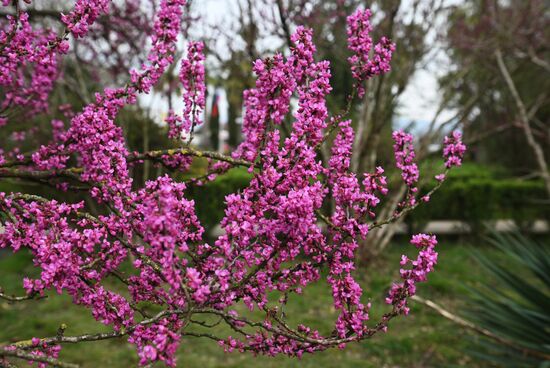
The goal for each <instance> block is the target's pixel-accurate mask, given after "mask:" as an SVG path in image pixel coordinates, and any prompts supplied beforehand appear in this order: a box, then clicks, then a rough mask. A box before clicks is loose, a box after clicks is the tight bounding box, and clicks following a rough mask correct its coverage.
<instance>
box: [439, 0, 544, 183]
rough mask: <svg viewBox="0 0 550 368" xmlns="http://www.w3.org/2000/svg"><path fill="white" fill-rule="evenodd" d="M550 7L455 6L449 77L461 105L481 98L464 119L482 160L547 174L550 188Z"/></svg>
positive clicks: (524, 173) (456, 102) (527, 172)
mask: <svg viewBox="0 0 550 368" xmlns="http://www.w3.org/2000/svg"><path fill="white" fill-rule="evenodd" d="M546 13H547V10H546V4H545V2H544V1H524V2H521V1H513V2H507V3H504V2H500V1H469V2H466V3H465V4H464V5H462V6H458V7H455V8H454V9H453V11H452V15H451V17H450V18H449V19H450V24H449V30H448V33H447V37H446V39H447V42H448V45H449V54H450V58H451V60H452V62H453V64H454V65H455V68H454V71H452V72H451V73H449V75H447V76H446V78H444V79H443V83H444V84H445V85H446V87H447V89H448V90H447V95H449V96H453V97H452V100H451V101H452V102H451V103H452V104H453V105H454V106H458V107H463V106H464V105H466V104H468V103H469V102H468V101H470V100H471V96H478V98H476V101H475V102H474V109H473V111H472V114H470V115H469V116H468V118H467V123H466V125H465V132H466V136H467V137H468V139H470V140H472V141H476V143H475V144H474V145H473V146H472V147H473V149H472V152H473V153H474V157H475V159H476V160H477V161H479V162H495V161H497V162H499V163H500V164H501V165H503V166H504V167H506V168H508V169H509V170H511V172H512V173H513V174H514V175H516V176H527V177H529V176H530V177H533V176H535V177H540V178H542V179H543V180H544V181H545V182H546V186H547V190H548V193H549V194H550V175H549V172H548V160H549V158H550V151H549V150H548V149H546V148H547V147H550V145H549V142H550V135H549V132H550V130H549V127H550V125H549V124H550V119H549V113H550V112H549V109H548V106H549V104H548V102H549V98H550V96H549V95H548V90H549V89H550V79H549V78H548V73H549V72H550V68H549V65H550V64H549V63H548V60H549V49H548V45H549V42H550V33H549V31H548V29H549V27H548V25H549V23H548V22H549V20H548V17H547V16H541V14H542V15H544V14H546ZM457 75H460V78H456V76H457ZM518 133H520V134H518ZM503 147H506V149H502V148H503Z"/></svg>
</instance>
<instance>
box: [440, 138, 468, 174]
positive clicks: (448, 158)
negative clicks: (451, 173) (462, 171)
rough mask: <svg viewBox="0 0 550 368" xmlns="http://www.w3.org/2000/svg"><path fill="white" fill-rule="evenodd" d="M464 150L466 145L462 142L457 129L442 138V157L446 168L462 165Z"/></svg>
mask: <svg viewBox="0 0 550 368" xmlns="http://www.w3.org/2000/svg"><path fill="white" fill-rule="evenodd" d="M465 152H466V145H465V144H464V143H462V134H461V133H460V132H459V131H454V132H452V134H451V135H450V136H447V137H445V139H444V140H443V157H444V158H445V166H446V167H447V168H451V167H453V166H460V165H462V157H463V156H464V153H465Z"/></svg>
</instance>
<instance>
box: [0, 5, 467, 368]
mask: <svg viewBox="0 0 550 368" xmlns="http://www.w3.org/2000/svg"><path fill="white" fill-rule="evenodd" d="M184 5H185V1H183V0H162V1H161V2H160V7H159V9H158V11H157V14H156V21H155V23H154V27H153V33H152V35H151V40H152V46H151V50H150V53H149V55H148V62H147V64H145V65H143V66H142V67H141V68H140V70H133V71H131V72H130V83H128V84H127V85H126V86H124V87H122V88H106V89H104V91H103V93H97V94H96V96H95V101H94V102H93V103H90V104H88V105H86V106H84V108H83V109H82V111H81V112H79V113H76V114H73V113H72V112H71V111H72V110H71V109H70V108H68V107H64V108H63V111H65V112H66V118H67V119H70V124H69V126H68V129H67V130H65V126H64V123H63V121H60V120H54V121H52V125H53V127H54V137H53V140H52V141H51V142H50V143H49V144H47V145H42V146H40V147H39V148H37V149H36V150H35V151H34V152H33V153H32V154H31V155H30V156H26V155H22V154H21V153H20V152H19V151H18V152H17V153H16V157H17V160H16V161H13V162H8V161H6V160H5V159H4V157H3V156H0V158H2V160H0V178H1V177H3V175H5V176H7V177H10V176H9V175H16V174H17V175H19V174H22V175H29V176H30V177H32V178H33V179H36V178H39V179H41V180H43V182H45V183H47V184H51V185H52V186H54V187H55V188H57V189H61V190H70V189H72V188H73V185H74V183H75V182H76V183H78V185H81V186H85V187H84V188H85V190H87V194H88V195H89V196H90V197H91V198H90V200H91V201H92V203H94V205H100V206H102V207H101V208H102V209H103V210H102V211H99V214H92V213H91V212H89V208H88V206H87V205H86V204H85V202H78V203H75V204H70V203H64V202H59V201H56V200H50V199H46V198H43V197H39V196H36V195H29V194H20V193H9V194H8V193H0V213H1V214H2V217H1V218H2V232H0V248H8V247H9V248H11V249H12V250H13V251H19V250H20V249H22V248H25V249H27V250H28V251H29V252H30V253H31V254H32V256H33V262H34V264H35V266H37V267H38V268H39V269H40V277H39V278H36V279H32V278H28V277H26V278H25V279H24V281H23V287H24V289H25V290H26V292H27V296H28V297H29V298H32V297H34V296H40V295H44V294H45V293H47V292H48V291H49V290H55V291H57V292H58V293H67V294H68V295H70V296H71V297H72V299H73V302H74V303H75V304H78V305H81V306H83V307H86V308H88V309H89V310H90V312H91V314H92V316H93V317H94V318H95V319H96V320H98V321H100V322H101V323H103V324H105V325H109V326H111V327H112V329H113V333H112V336H114V337H119V336H125V335H127V337H128V341H129V342H131V343H133V344H135V345H136V348H137V352H138V356H139V359H140V364H141V365H148V364H149V363H154V362H156V361H162V362H164V363H165V364H166V365H168V366H175V365H176V361H175V354H176V351H177V348H178V346H179V344H180V342H181V340H182V336H186V335H192V334H193V336H201V337H208V338H211V339H212V338H213V339H215V340H218V341H219V344H220V345H221V346H222V347H223V348H224V349H225V350H226V351H232V350H238V351H249V350H250V351H253V352H254V353H261V354H267V355H276V354H286V355H289V356H302V355H303V354H304V353H313V352H316V351H320V350H325V349H328V348H331V347H336V346H339V347H343V346H344V345H345V344H347V343H350V342H353V341H359V340H362V339H365V338H368V337H370V336H372V335H374V334H375V333H377V332H378V331H380V330H383V329H385V327H386V326H387V323H388V321H389V319H390V318H391V317H392V316H394V315H397V314H400V313H407V312H408V309H407V306H406V303H407V301H406V300H407V298H408V297H409V296H411V295H413V294H414V292H415V286H416V283H417V282H423V281H425V280H426V274H427V273H428V272H431V271H432V270H433V266H434V264H435V262H436V257H437V253H435V251H434V247H435V244H436V240H435V237H434V236H431V235H425V234H419V235H415V236H414V237H413V239H412V241H411V242H412V243H413V244H414V245H416V246H417V248H418V249H419V255H418V258H417V259H416V260H415V261H410V260H408V259H407V258H403V260H402V266H405V265H410V266H411V267H410V269H405V268H403V269H402V270H401V278H402V279H403V282H402V283H401V284H396V285H394V286H393V287H392V290H391V292H390V296H389V297H388V302H389V303H390V304H393V306H394V311H393V314H391V313H390V314H389V315H387V316H385V317H384V319H383V320H382V321H381V322H379V323H373V324H371V323H370V321H369V318H370V316H369V310H370V307H371V304H370V303H369V302H365V296H364V292H363V290H362V288H361V286H360V285H359V283H358V281H357V280H356V278H355V277H356V276H355V275H356V268H357V264H356V251H357V248H358V247H359V242H360V241H361V240H362V239H364V238H365V237H366V236H368V234H369V231H370V230H371V229H372V228H373V227H376V226H378V225H377V222H376V220H377V219H376V217H377V214H376V209H377V206H378V204H379V203H380V201H381V197H382V196H384V195H386V194H387V193H388V183H387V179H386V176H385V172H384V169H383V168H381V167H377V168H376V169H375V171H374V172H372V173H366V174H363V175H362V176H360V177H359V176H358V175H357V174H356V173H354V172H352V170H351V168H350V161H351V156H352V153H353V142H354V135H355V132H354V130H353V127H352V122H351V120H343V119H342V117H341V116H339V117H335V118H331V117H330V116H329V111H328V108H327V104H326V100H327V96H328V95H329V93H330V92H331V85H330V78H331V72H330V64H329V62H328V61H317V60H316V59H315V57H314V55H315V51H316V50H315V45H314V44H313V41H312V35H313V34H312V31H311V30H309V29H306V28H304V27H298V28H297V29H296V32H295V33H294V34H293V35H292V37H291V41H292V42H293V47H292V48H291V50H290V55H288V57H284V56H283V55H281V54H276V55H274V56H273V57H271V58H267V59H264V60H257V61H256V62H255V63H254V68H253V69H254V72H255V73H256V75H257V80H256V85H255V87H254V88H252V89H250V90H248V91H246V93H245V94H244V98H245V101H244V105H245V116H244V119H243V133H244V136H245V140H244V142H243V143H242V144H241V145H240V146H239V147H238V149H237V150H236V151H235V152H234V153H233V155H232V156H231V157H229V156H223V155H220V154H217V153H216V154H212V153H211V156H210V162H209V168H208V173H207V175H206V179H197V180H196V181H195V182H194V183H198V182H202V181H203V180H213V178H214V177H215V176H216V175H218V174H222V173H224V172H226V171H227V170H229V169H230V168H231V167H234V166H239V165H240V166H248V168H249V171H250V172H251V173H252V174H253V178H252V180H251V182H250V184H249V185H248V186H247V187H246V188H245V189H243V190H242V191H240V192H237V193H233V194H230V195H228V196H226V198H225V216H224V218H223V219H222V220H221V223H220V226H221V227H222V229H223V230H224V232H223V234H222V235H220V236H219V237H217V238H216V239H215V240H213V241H207V240H206V239H205V236H204V228H203V226H202V225H201V223H200V221H199V219H198V217H197V215H196V212H195V207H196V204H195V203H194V202H193V201H192V200H189V199H187V198H186V189H187V187H188V186H187V184H185V183H182V182H177V181H176V180H174V179H173V178H171V177H169V176H167V175H166V176H160V177H157V178H156V179H154V180H150V181H147V182H146V183H145V184H144V186H143V187H141V188H139V187H138V188H136V186H137V185H136V183H133V181H132V178H131V175H130V171H129V167H130V166H131V165H138V164H140V163H141V162H142V161H144V160H145V159H150V158H155V160H157V162H160V163H162V164H163V165H165V166H168V167H172V168H177V169H179V170H183V171H185V170H187V169H188V168H189V166H190V165H191V158H190V155H191V154H193V152H195V154H196V155H197V156H201V155H203V154H204V152H199V151H197V150H193V149H191V148H190V147H188V149H187V151H185V150H174V152H168V153H163V154H161V155H156V156H151V155H147V154H146V153H144V154H143V155H139V153H137V152H133V153H130V152H129V151H128V148H127V143H126V141H125V139H124V134H123V131H122V128H121V127H120V125H119V124H117V116H118V114H119V112H120V111H121V109H122V108H124V107H125V106H127V105H129V104H133V103H135V102H136V99H137V97H138V94H139V93H147V92H149V91H150V90H151V88H152V87H153V86H154V85H155V84H156V83H157V82H158V81H159V79H160V77H161V76H162V74H163V73H164V72H165V71H166V70H167V68H168V66H169V65H171V64H172V63H173V62H174V56H173V54H174V51H175V49H176V42H177V36H178V32H179V30H180V26H181V18H182V9H183V7H184ZM107 8H108V7H107V3H106V2H103V1H89V2H86V1H77V6H76V7H75V10H74V12H71V13H70V14H69V15H68V16H66V17H64V21H65V22H66V23H68V24H67V27H68V29H69V30H71V32H73V33H74V34H75V36H77V37H83V36H84V33H85V32H86V31H87V30H88V29H89V27H90V26H91V24H92V23H93V22H94V20H96V19H97V18H98V16H99V15H100V14H101V12H103V11H106V10H107ZM369 16H370V12H368V11H360V12H358V13H356V14H355V15H353V16H352V17H351V18H350V45H352V46H351V47H353V48H352V50H354V51H355V52H357V55H358V56H357V59H353V60H354V61H353V62H352V64H353V65H354V66H355V67H356V69H354V70H355V72H354V73H356V77H357V78H358V79H359V80H361V81H364V80H365V79H366V78H369V77H370V76H372V75H375V74H380V73H384V72H387V71H388V70H389V64H388V65H386V64H384V63H389V59H390V56H388V55H385V56H384V54H383V52H382V51H377V49H376V47H375V53H376V54H377V55H378V56H379V60H378V59H376V58H374V59H372V60H371V59H368V58H366V54H367V53H368V52H369V50H370V47H371V46H370V45H369V46H368V47H366V46H367V45H361V44H360V43H361V42H366V41H369V40H370V39H369V38H368V32H370V28H371V27H370V24H369V19H368V18H369ZM14 42H15V45H17V43H18V42H20V41H19V40H17V41H14ZM369 42H370V41H369ZM20 46H22V44H21V45H20ZM20 46H16V47H20ZM392 48H393V46H391V47H389V48H388V50H393V49H392ZM202 52H203V46H202V44H201V43H191V44H190V45H189V48H188V55H187V58H186V59H185V60H184V61H183V62H182V69H181V73H180V77H181V82H182V86H183V91H184V92H183V95H184V97H183V98H184V103H185V108H184V113H183V117H182V118H176V117H174V119H175V120H173V121H171V122H169V124H171V135H172V136H174V137H178V136H180V135H181V133H182V131H186V132H191V131H192V129H193V126H194V125H195V124H198V123H199V122H200V111H202V109H204V94H205V88H204V66H203V61H204V56H203V53H202ZM16 59H17V57H16ZM369 63H370V64H369ZM367 65H370V66H368V67H367ZM382 65H383V66H382ZM369 73H370V74H369ZM356 88H358V89H361V88H362V87H358V86H356ZM292 96H296V98H297V108H296V109H295V111H294V112H293V116H292V117H290V116H289V115H290V114H289V113H290V111H291V98H292ZM288 120H292V122H291V123H290V124H288ZM283 124H287V125H288V126H286V125H285V127H286V128H288V134H286V136H285V137H284V138H282V137H281V130H280V129H279V127H280V126H281V125H283ZM329 129H334V130H335V131H336V133H335V136H334V140H333V142H332V145H331V148H330V150H328V151H329V152H330V155H329V157H328V163H326V164H325V163H323V161H322V160H321V159H320V158H319V154H318V150H319V148H320V146H321V145H323V144H328V139H327V134H326V132H327V131H328V130H329ZM393 138H394V141H395V145H394V150H395V158H396V162H397V167H398V169H399V170H401V174H402V178H403V181H404V183H405V185H406V186H407V187H408V188H409V192H408V194H407V200H406V201H405V203H404V204H403V208H402V210H403V211H404V210H406V209H410V208H412V206H415V205H417V201H416V194H417V192H418V190H417V189H416V183H417V181H418V176H419V174H418V167H417V165H416V163H415V162H414V160H415V154H414V147H413V138H412V136H411V135H410V134H407V133H404V132H402V131H398V132H395V133H394V134H393ZM445 142H446V147H445V149H444V157H445V159H446V160H447V162H451V164H447V166H449V167H450V166H457V165H459V164H460V159H461V158H462V155H463V153H464V148H463V145H462V143H461V141H460V136H459V135H458V136H457V135H453V136H452V137H450V138H446V140H445ZM186 152H187V153H186ZM457 158H458V161H457ZM12 166H16V167H17V171H16V172H14V171H10V169H11V167H12ZM79 190H81V188H79ZM329 202H331V203H333V204H334V210H333V211H332V212H331V213H330V214H327V215H325V214H323V211H324V210H325V205H326V204H327V203H329ZM399 215H400V213H397V214H395V216H399ZM381 220H386V221H387V222H391V221H393V220H395V218H393V217H392V218H389V219H381ZM321 222H323V223H324V224H325V225H326V226H324V225H322V224H321ZM124 262H126V263H127V264H129V265H130V268H131V271H130V272H128V273H124V274H123V273H122V272H120V266H121V265H122V264H123V263H124ZM107 278H110V279H117V280H120V281H122V285H123V287H124V288H125V290H124V292H120V291H114V290H110V288H109V287H108V286H106V284H107V283H104V282H103V281H105V279H107ZM321 280H323V281H326V282H327V284H328V285H329V287H330V290H331V293H332V297H333V306H334V308H335V310H336V311H337V313H338V316H337V318H336V321H335V323H334V331H333V332H332V333H331V334H328V335H326V336H323V335H322V334H321V332H319V331H318V330H316V329H315V328H313V327H310V326H306V325H303V324H299V325H297V326H296V327H293V326H291V325H290V324H289V323H288V322H287V321H286V319H285V316H284V314H283V313H282V312H281V311H282V310H283V309H284V307H285V304H286V303H287V302H288V300H289V298H290V297H294V296H296V295H300V294H302V292H303V289H304V288H305V287H307V286H308V285H309V284H310V283H312V282H318V281H321ZM107 285H108V284H107ZM239 305H244V306H246V307H247V308H248V309H249V310H251V311H255V312H256V313H261V314H265V318H262V319H261V320H259V321H258V320H252V319H249V318H248V317H246V316H245V315H244V313H243V314H242V315H241V314H239V313H237V312H236V310H237V309H238V306H239ZM144 306H146V307H147V308H144ZM149 309H152V310H155V311H157V310H158V311H160V312H158V313H157V314H156V315H151V314H150V313H149V312H148V310H149ZM256 315H257V314H256ZM202 316H213V317H216V318H218V319H219V322H218V324H221V323H223V324H226V325H228V326H229V327H230V328H231V330H232V331H234V336H218V335H214V334H211V333H203V334H201V333H200V332H194V331H195V330H191V331H189V330H188V327H190V326H193V327H196V328H197V329H200V328H205V327H207V326H208V324H207V322H204V321H202V320H201V317H202ZM214 327H215V325H213V326H212V328H214ZM48 341H49V342H48ZM58 343H60V341H59V340H55V339H52V340H48V339H42V340H37V345H36V346H37V347H38V346H39V345H40V346H41V348H40V349H38V348H37V350H40V351H41V352H43V353H46V354H49V356H52V357H56V356H57V353H58V350H57V348H56V346H57V345H58ZM48 349H50V350H51V351H50V350H48ZM37 354H38V353H37Z"/></svg>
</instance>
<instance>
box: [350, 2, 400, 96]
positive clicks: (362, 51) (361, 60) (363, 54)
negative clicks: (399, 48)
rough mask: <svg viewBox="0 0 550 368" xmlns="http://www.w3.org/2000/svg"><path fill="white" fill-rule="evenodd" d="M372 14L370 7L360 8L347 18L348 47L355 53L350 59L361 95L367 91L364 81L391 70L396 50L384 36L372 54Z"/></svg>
mask: <svg viewBox="0 0 550 368" xmlns="http://www.w3.org/2000/svg"><path fill="white" fill-rule="evenodd" d="M371 16H372V13H371V11H370V9H364V10H361V9H359V10H357V11H356V12H355V13H353V14H352V15H350V16H349V17H348V19H347V22H348V29H347V33H348V48H349V49H350V50H351V51H353V55H352V56H350V57H349V58H348V61H349V63H350V64H351V72H352V75H353V77H354V78H355V79H356V80H357V82H358V95H359V97H362V96H363V94H364V93H365V88H364V86H363V83H362V82H364V81H366V80H367V79H370V78H372V77H373V76H375V75H380V74H384V73H387V72H389V71H390V69H391V67H390V62H391V58H392V54H393V52H394V51H395V44H394V43H393V42H391V41H390V40H389V39H388V38H387V37H382V38H380V41H379V42H378V43H377V44H376V45H375V46H374V52H373V55H372V56H371V49H372V45H373V42H372V38H371V36H370V33H371V32H372V25H371V23H370V17H371Z"/></svg>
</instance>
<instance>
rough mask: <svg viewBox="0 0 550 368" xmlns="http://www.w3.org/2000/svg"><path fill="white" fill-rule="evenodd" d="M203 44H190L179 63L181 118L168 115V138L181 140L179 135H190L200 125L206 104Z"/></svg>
mask: <svg viewBox="0 0 550 368" xmlns="http://www.w3.org/2000/svg"><path fill="white" fill-rule="evenodd" d="M203 49H204V44H203V43H202V42H190V43H189V46H188V47H187V58H185V59H183V60H182V61H181V69H180V75H179V79H180V82H181V85H182V88H183V103H184V111H183V117H180V116H177V115H174V114H173V113H171V114H169V117H168V119H167V123H168V127H169V131H168V136H169V137H170V138H181V133H182V132H185V133H190V132H191V133H192V131H193V130H194V128H195V126H198V125H201V124H202V113H203V111H204V107H205V103H206V100H205V99H206V97H205V95H206V85H205V81H204V78H205V77H204V53H203Z"/></svg>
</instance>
